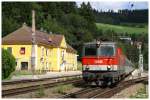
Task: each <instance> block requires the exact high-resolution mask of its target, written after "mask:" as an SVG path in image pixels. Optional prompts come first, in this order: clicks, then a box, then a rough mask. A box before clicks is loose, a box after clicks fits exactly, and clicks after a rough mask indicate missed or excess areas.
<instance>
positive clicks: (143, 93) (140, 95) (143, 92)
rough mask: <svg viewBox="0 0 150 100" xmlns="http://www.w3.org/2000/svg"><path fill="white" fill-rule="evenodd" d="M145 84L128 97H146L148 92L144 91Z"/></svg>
mask: <svg viewBox="0 0 150 100" xmlns="http://www.w3.org/2000/svg"><path fill="white" fill-rule="evenodd" d="M146 88H148V86H147V87H146V85H144V87H143V88H141V89H140V90H139V91H137V93H136V94H135V95H131V96H130V98H148V93H147V91H146Z"/></svg>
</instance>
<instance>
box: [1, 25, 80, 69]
mask: <svg viewBox="0 0 150 100" xmlns="http://www.w3.org/2000/svg"><path fill="white" fill-rule="evenodd" d="M35 43H36V45H35V68H31V51H32V28H31V27H28V26H27V25H26V24H23V26H22V27H21V28H19V29H17V30H16V31H14V32H12V33H10V34H8V35H7V36H5V37H4V38H2V48H4V49H7V50H8V51H9V52H10V53H12V55H13V56H14V57H15V58H16V70H29V71H30V70H35V71H73V70H77V51H76V50H75V49H73V48H72V47H71V46H70V45H69V44H67V43H66V40H65V37H64V36H63V35H58V34H48V33H45V32H42V31H39V30H35Z"/></svg>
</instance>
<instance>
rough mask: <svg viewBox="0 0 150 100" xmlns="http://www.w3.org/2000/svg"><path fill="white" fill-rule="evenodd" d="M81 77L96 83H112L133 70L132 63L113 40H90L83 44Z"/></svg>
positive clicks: (100, 84)
mask: <svg viewBox="0 0 150 100" xmlns="http://www.w3.org/2000/svg"><path fill="white" fill-rule="evenodd" d="M82 66H83V69H82V71H83V79H84V80H85V81H86V82H95V83H96V85H98V86H102V85H112V84H113V83H116V82H118V81H120V80H121V79H122V78H124V77H125V76H126V75H128V74H129V73H131V72H132V71H133V64H132V63H131V62H130V61H129V60H128V59H127V58H126V56H125V55H123V52H122V49H121V48H119V47H118V46H117V43H115V42H100V41H95V42H90V43H85V44H84V46H83V57H82Z"/></svg>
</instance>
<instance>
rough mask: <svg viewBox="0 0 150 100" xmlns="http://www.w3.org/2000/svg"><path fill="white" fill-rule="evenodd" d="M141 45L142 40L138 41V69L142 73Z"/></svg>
mask: <svg viewBox="0 0 150 100" xmlns="http://www.w3.org/2000/svg"><path fill="white" fill-rule="evenodd" d="M141 47H142V42H139V43H138V49H139V70H140V72H141V73H142V72H143V54H142V53H141Z"/></svg>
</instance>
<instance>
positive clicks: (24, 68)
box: [21, 62, 28, 70]
mask: <svg viewBox="0 0 150 100" xmlns="http://www.w3.org/2000/svg"><path fill="white" fill-rule="evenodd" d="M21 70H28V62H21Z"/></svg>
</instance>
